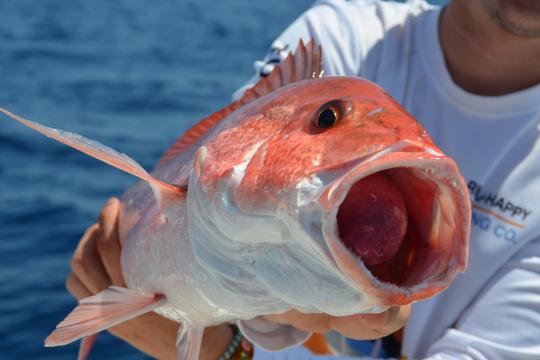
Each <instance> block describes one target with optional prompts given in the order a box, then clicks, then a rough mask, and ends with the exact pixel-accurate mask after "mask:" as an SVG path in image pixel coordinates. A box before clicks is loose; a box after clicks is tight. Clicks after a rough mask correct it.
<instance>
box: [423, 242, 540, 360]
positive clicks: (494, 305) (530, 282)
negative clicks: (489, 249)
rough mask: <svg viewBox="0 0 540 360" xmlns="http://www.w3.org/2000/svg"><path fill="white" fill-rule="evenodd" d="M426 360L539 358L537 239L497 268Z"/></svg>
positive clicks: (539, 246)
mask: <svg viewBox="0 0 540 360" xmlns="http://www.w3.org/2000/svg"><path fill="white" fill-rule="evenodd" d="M427 359H429V360H446V359H448V360H450V359H467V360H468V359H475V360H488V359H489V360H498V359H501V360H502V359H504V360H512V359H531V360H533V359H540V239H538V240H536V241H532V242H530V243H529V244H527V245H526V246H524V248H523V249H521V250H520V251H519V252H518V253H517V254H516V255H515V256H514V257H512V258H511V259H510V261H509V262H507V263H506V264H505V265H504V266H503V268H502V269H501V270H499V272H498V273H497V274H496V275H495V276H494V278H493V279H491V281H490V282H489V283H488V284H487V285H486V287H485V289H484V290H483V291H482V293H481V294H480V295H479V296H478V297H477V298H476V300H475V301H474V302H473V303H472V304H471V306H470V307H469V308H468V309H467V311H466V312H465V313H464V314H463V315H462V316H461V318H460V319H459V321H458V322H457V324H456V326H455V328H453V329H449V330H447V331H446V333H445V334H444V335H443V336H442V337H441V338H440V339H439V340H437V341H436V342H435V343H434V344H433V345H431V347H430V348H429V350H428V353H427Z"/></svg>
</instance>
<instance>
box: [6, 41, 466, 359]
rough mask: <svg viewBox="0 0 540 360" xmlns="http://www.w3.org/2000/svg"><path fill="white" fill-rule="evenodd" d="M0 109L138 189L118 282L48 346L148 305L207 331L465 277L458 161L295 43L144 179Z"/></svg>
mask: <svg viewBox="0 0 540 360" xmlns="http://www.w3.org/2000/svg"><path fill="white" fill-rule="evenodd" d="M0 111H1V112H2V113H4V114H5V115H7V116H9V117H11V118H12V119H15V120H17V121H18V122H20V123H22V124H23V125H26V126H28V127H30V128H32V129H33V130H35V131H37V132H40V133H42V134H44V135H46V136H48V137H50V138H52V139H54V140H57V141H59V142H62V143H64V144H66V145H68V146H71V147H73V148H75V149H77V150H79V151H81V152H83V153H86V154H88V155H90V156H92V157H94V158H97V159H99V160H101V161H103V162H105V163H107V164H109V165H111V166H113V167H116V168H118V169H120V170H122V171H124V172H126V173H129V174H131V175H133V176H135V177H137V178H139V179H140V181H138V182H137V183H136V184H135V185H133V186H132V187H130V188H129V189H128V190H127V191H126V192H125V193H124V195H123V196H122V197H121V206H120V213H119V235H120V241H121V243H122V252H121V267H122V273H123V276H124V278H125V281H126V284H127V287H126V288H123V287H118V286H111V287H109V288H107V289H105V290H103V291H102V292H100V293H98V294H96V295H94V296H91V297H88V298H86V299H82V300H81V301H80V302H79V304H78V306H77V307H76V308H75V309H74V310H73V311H72V312H71V313H70V314H69V315H68V316H67V317H66V318H65V319H64V320H63V321H62V322H60V323H59V324H58V325H57V327H56V329H55V330H54V331H53V332H52V333H51V335H49V337H48V338H47V339H46V341H45V345H46V346H59V345H64V344H68V343H71V342H73V341H75V340H78V339H83V342H82V348H83V349H84V351H83V353H84V354H87V353H88V351H89V347H90V346H91V344H92V342H93V339H95V336H96V334H97V333H98V332H100V331H102V330H105V329H108V328H110V327H112V326H114V325H117V324H119V323H121V322H123V321H127V320H129V319H131V318H134V317H136V316H138V315H141V314H144V313H147V312H151V311H154V312H156V313H158V314H160V315H162V316H164V317H166V318H168V319H172V320H175V321H177V322H179V323H181V324H182V326H180V330H179V334H178V358H179V359H188V360H194V359H197V358H198V355H199V350H200V345H201V338H202V334H203V331H204V328H205V327H208V326H212V325H215V324H220V323H224V322H233V321H238V320H248V319H253V318H255V317H257V316H260V315H265V314H277V313H283V312H285V311H287V310H290V309H296V310H298V311H300V312H303V313H327V314H330V315H333V316H346V315H352V314H362V313H366V314H367V313H378V312H382V311H385V310H386V309H388V308H390V307H392V306H399V305H405V304H410V303H412V302H415V301H420V300H423V299H426V298H429V297H431V296H433V295H435V294H437V293H439V292H441V291H443V290H444V289H446V288H447V287H448V286H450V284H451V283H452V281H453V279H454V278H455V276H456V275H457V273H458V272H463V271H465V270H466V266H467V257H468V241H469V233H470V224H471V205H470V200H469V194H468V189H467V186H466V183H465V181H464V179H463V177H462V175H461V174H460V172H459V169H458V167H457V165H456V163H455V162H454V161H453V160H452V159H451V158H449V157H448V156H446V155H445V154H444V153H443V152H442V151H441V150H440V149H439V148H438V147H437V146H436V145H435V144H434V143H433V141H432V140H431V139H430V137H429V135H428V133H427V132H426V131H425V129H424V128H423V127H422V126H421V125H420V124H419V123H418V122H417V121H416V120H415V119H414V118H413V117H412V116H411V115H410V114H409V113H407V112H406V110H404V109H403V108H402V107H401V106H400V105H399V104H398V103H397V102H396V101H395V100H394V99H392V98H391V97H390V96H389V95H388V94H387V93H386V92H385V91H384V90H383V89H381V88H380V87H379V86H377V85H376V84H374V83H372V82H370V81H368V80H366V79H362V78H359V77H346V76H324V74H323V65H322V49H321V47H320V46H319V45H316V44H315V42H314V41H313V40H310V41H309V42H308V43H307V44H306V43H304V42H303V41H302V40H300V42H299V43H298V46H297V47H296V50H295V51H294V52H291V53H290V54H289V55H288V56H287V57H286V58H285V59H284V60H283V61H282V62H281V63H280V64H279V65H277V66H275V68H274V69H273V71H272V72H270V74H268V75H267V76H261V78H260V80H259V81H258V82H257V83H256V84H255V85H253V86H252V87H251V88H249V89H248V90H246V91H245V93H244V94H243V96H242V97H240V98H239V99H238V100H236V101H234V102H233V103H231V104H230V105H229V106H227V107H225V108H223V109H221V110H220V111H218V112H216V113H214V114H212V115H211V116H209V117H207V118H205V119H203V120H201V121H200V122H198V123H197V124H196V125H195V126H193V127H192V128H191V129H189V130H188V131H186V132H185V133H184V134H183V135H182V136H181V137H180V138H179V139H178V140H177V141H176V142H175V143H174V144H173V145H172V146H171V147H170V148H169V149H168V150H167V151H166V152H165V153H164V155H163V156H162V157H161V159H160V160H159V162H158V163H157V165H156V167H155V168H154V169H153V170H152V171H151V172H147V171H146V170H145V169H143V168H142V166H140V165H139V164H138V163H137V162H136V161H135V160H133V159H131V158H130V157H129V156H127V155H125V154H122V153H119V152H117V151H115V150H113V149H111V148H109V147H107V146H105V145H102V144H100V143H98V142H96V141H93V140H90V139H87V138H85V137H83V136H81V135H78V134H74V133H70V132H66V131H63V130H58V129H54V128H49V127H46V126H44V125H41V124H39V123H35V122H32V121H30V120H26V119H24V118H22V117H20V116H18V115H15V114H13V113H11V112H9V111H8V110H5V109H3V108H2V109H0Z"/></svg>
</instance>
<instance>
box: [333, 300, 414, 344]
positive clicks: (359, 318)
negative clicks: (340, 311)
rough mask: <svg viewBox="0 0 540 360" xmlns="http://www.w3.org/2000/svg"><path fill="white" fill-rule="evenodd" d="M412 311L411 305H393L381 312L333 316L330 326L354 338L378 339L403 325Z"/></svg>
mask: <svg viewBox="0 0 540 360" xmlns="http://www.w3.org/2000/svg"><path fill="white" fill-rule="evenodd" d="M410 312H411V307H410V305H406V306H396V307H392V308H390V309H388V310H386V311H385V312H383V313H380V314H364V315H351V316H343V317H331V318H330V327H331V328H332V329H334V330H336V331H338V332H339V333H341V334H343V335H345V336H346V337H349V338H352V339H359V340H367V339H377V338H380V337H384V336H387V335H390V334H392V333H393V332H395V331H397V330H399V329H400V328H401V327H403V325H405V322H406V321H407V319H408V318H409V315H410Z"/></svg>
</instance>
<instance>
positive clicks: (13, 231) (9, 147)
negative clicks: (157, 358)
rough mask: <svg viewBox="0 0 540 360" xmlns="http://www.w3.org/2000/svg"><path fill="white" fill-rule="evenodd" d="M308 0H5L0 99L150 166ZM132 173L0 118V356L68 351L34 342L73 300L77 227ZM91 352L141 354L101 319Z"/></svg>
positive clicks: (64, 354)
mask: <svg viewBox="0 0 540 360" xmlns="http://www.w3.org/2000/svg"><path fill="white" fill-rule="evenodd" d="M311 3H312V0H296V1H288V0H275V1H273V2H271V3H270V2H262V1H261V2H257V1H248V0H227V1H222V2H220V1H210V0H176V1H173V0H161V1H143V0H114V1H83V0H70V1H65V0H4V1H1V2H0V15H1V19H2V20H1V21H0V106H2V107H6V108H8V109H9V110H11V111H12V112H15V113H17V114H20V115H22V116H24V117H26V118H29V119H32V120H35V121H39V122H42V123H43V124H46V125H48V126H52V127H55V128H62V129H65V130H69V131H73V132H77V133H80V134H84V135H85V136H86V137H89V138H92V139H95V140H98V141H100V142H102V143H104V144H107V145H109V146H111V147H113V148H115V149H117V150H119V151H121V152H124V153H126V154H129V155H130V156H131V157H132V158H134V159H136V160H137V161H138V162H139V163H140V164H142V165H143V167H145V168H147V169H151V168H152V167H153V165H154V164H155V163H156V161H157V160H158V159H159V157H160V155H161V154H162V153H163V152H164V150H166V149H167V148H168V147H169V146H170V144H172V143H173V142H174V141H175V139H176V138H177V137H178V136H179V135H181V134H182V132H183V131H185V130H186V129H188V128H189V127H190V126H191V125H193V124H194V123H195V122H197V120H198V119H201V118H202V117H204V116H206V115H209V114H210V113H212V112H213V111H216V110H218V109H219V108H221V107H222V106H225V105H226V104H227V103H228V102H229V100H230V96H231V94H232V92H233V91H234V90H236V89H237V88H238V87H240V86H241V85H242V84H243V83H244V82H245V81H246V80H247V79H248V78H249V77H251V75H252V74H253V61H254V60H256V59H259V58H261V57H262V56H263V55H264V53H265V52H266V50H267V49H268V47H269V45H270V43H271V41H272V39H273V38H275V37H276V36H277V35H278V34H279V33H280V32H281V31H282V30H283V29H284V28H285V26H286V25H287V24H289V23H290V22H291V21H292V20H293V19H294V18H295V17H297V16H298V15H299V14H300V13H301V12H302V11H304V10H305V9H306V8H308V7H309V5H310V4H311ZM134 181H135V180H134V179H133V178H132V177H131V176H129V175H126V174H124V173H122V172H120V171H118V170H116V169H113V168H110V167H108V166H106V165H104V164H102V163H100V162H98V161H96V160H94V159H91V158H89V157H87V156H84V155H81V154H80V153H78V152H76V151H74V150H71V149H70V148H67V147H66V146H63V145H59V144H57V143H55V142H52V141H51V140H48V139H46V138H44V137H42V136H40V135H37V134H36V133H34V132H32V131H31V130H29V129H27V128H24V127H23V126H21V125H19V124H17V123H15V122H12V121H9V120H8V119H7V118H5V117H3V116H2V118H1V119H0V359H73V358H75V357H76V353H77V347H78V345H77V344H71V345H68V346H64V347H57V348H44V347H43V341H44V339H45V337H46V336H47V335H48V334H49V333H50V332H51V331H52V330H53V329H54V327H55V326H56V324H57V323H58V322H60V321H61V320H62V319H63V318H64V317H65V315H66V314H68V313H69V311H71V309H72V308H73V307H74V306H75V304H76V302H75V300H74V299H73V298H72V297H71V296H70V295H69V294H68V292H67V291H66V290H65V287H64V282H65V278H66V276H67V274H68V273H69V260H70V257H71V255H72V253H73V251H74V249H75V246H76V245H77V242H78V240H79V238H80V236H81V235H82V233H83V231H84V229H85V228H87V227H88V226H89V225H90V224H92V223H93V222H95V219H96V218H97V215H98V212H99V209H100V208H101V206H102V205H103V204H104V202H105V200H106V199H108V198H109V197H111V196H119V195H121V194H122V192H123V191H124V190H125V189H126V188H127V187H128V186H130V185H131V184H133V183H134ZM91 358H94V359H143V358H147V357H145V356H144V355H142V354H141V353H140V352H138V351H136V350H134V349H133V348H131V347H130V346H128V345H126V344H125V343H123V342H122V341H120V340H117V339H115V338H114V337H112V336H110V335H109V334H107V333H104V334H102V335H100V336H99V337H98V340H97V342H96V345H95V347H94V349H93V352H92V354H91Z"/></svg>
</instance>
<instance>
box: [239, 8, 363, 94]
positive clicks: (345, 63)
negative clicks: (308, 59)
mask: <svg viewBox="0 0 540 360" xmlns="http://www.w3.org/2000/svg"><path fill="white" fill-rule="evenodd" d="M359 17H361V15H360V13H359V11H358V9H356V8H355V6H354V5H352V4H351V3H349V2H346V1H343V0H319V1H317V2H315V4H314V5H313V6H312V7H311V8H310V9H309V10H307V11H306V12H304V13H303V14H302V15H300V17H298V18H297V19H296V20H295V21H294V22H293V23H292V24H291V25H290V26H289V27H287V28H286V29H285V31H284V32H283V33H282V34H281V35H280V36H279V37H278V38H277V39H276V40H274V42H273V43H272V45H271V47H270V50H269V51H268V52H267V53H266V55H265V56H264V58H263V60H261V61H256V62H255V63H254V67H255V74H254V76H253V77H252V78H251V79H250V80H249V81H248V82H247V83H246V84H245V85H244V86H242V87H241V88H240V89H238V90H237V91H236V92H235V93H234V94H233V100H237V99H239V98H240V97H241V96H242V94H243V93H244V92H245V91H246V90H247V89H248V88H250V87H251V86H253V85H254V84H255V83H256V82H257V81H258V80H259V78H260V77H261V76H265V75H268V74H269V73H270V72H271V71H272V70H273V68H274V66H275V65H276V64H278V63H279V62H280V61H282V60H284V59H285V58H286V57H287V55H288V54H289V53H290V52H292V51H294V50H295V49H296V46H297V45H298V42H299V41H300V39H302V40H303V41H304V43H307V42H309V40H311V39H314V40H315V42H316V43H317V44H319V45H321V46H322V48H323V67H324V72H325V73H326V74H331V75H351V76H355V75H358V73H359V68H360V64H361V58H362V44H361V43H362V37H361V33H360V32H359V31H358V24H359Z"/></svg>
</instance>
